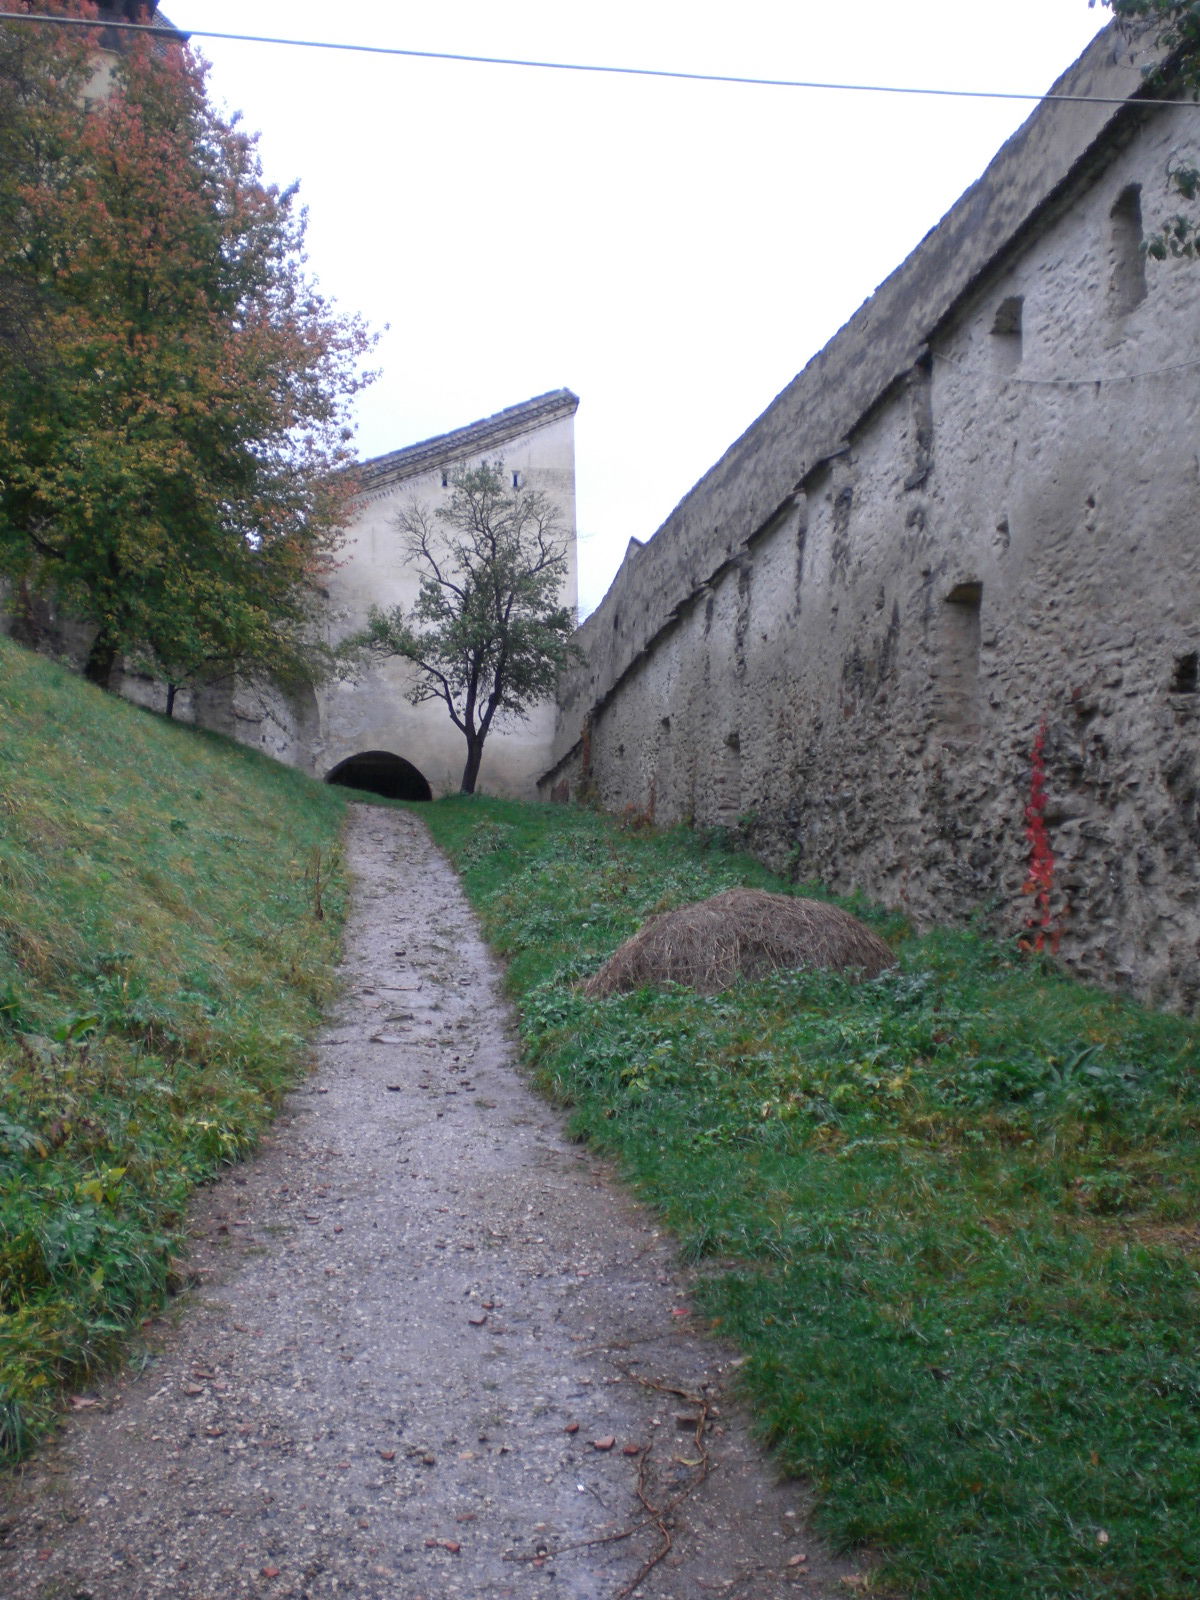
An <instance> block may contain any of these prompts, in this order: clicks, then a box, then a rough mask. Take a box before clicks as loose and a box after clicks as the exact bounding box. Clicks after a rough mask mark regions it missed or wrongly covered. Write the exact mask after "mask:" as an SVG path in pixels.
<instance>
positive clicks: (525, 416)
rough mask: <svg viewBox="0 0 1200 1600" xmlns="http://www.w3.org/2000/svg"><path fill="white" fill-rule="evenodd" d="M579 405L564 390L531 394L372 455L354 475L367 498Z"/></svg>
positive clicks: (564, 414) (491, 447)
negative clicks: (450, 430)
mask: <svg viewBox="0 0 1200 1600" xmlns="http://www.w3.org/2000/svg"><path fill="white" fill-rule="evenodd" d="M578 405H579V396H578V395H574V394H572V393H571V391H570V390H569V389H552V390H551V391H550V393H549V394H539V395H535V396H534V398H533V399H532V400H524V401H522V402H521V404H520V405H519V406H509V407H508V408H507V410H505V411H497V412H496V414H495V415H494V416H491V417H483V418H481V419H480V421H478V422H470V423H468V424H467V426H466V427H465V428H455V430H454V432H453V433H440V434H438V435H437V437H436V438H434V439H423V440H422V441H421V443H420V444H410V445H408V446H406V447H405V448H404V449H403V450H391V451H389V452H388V454H387V455H385V456H375V457H373V458H372V459H371V460H370V461H364V462H362V463H361V464H360V465H359V467H358V469H357V470H358V476H359V479H360V481H361V483H362V487H363V489H364V490H365V491H366V492H367V493H368V494H371V493H374V492H377V491H378V490H380V489H386V488H387V487H388V486H389V485H390V484H393V483H401V482H403V480H404V479H405V478H415V477H416V476H417V475H418V474H419V473H422V472H428V471H429V470H430V469H431V468H434V467H440V466H456V465H457V464H458V463H459V462H460V461H462V460H463V458H464V457H466V456H475V455H479V454H481V453H482V452H483V451H485V450H497V449H499V448H500V446H501V445H504V444H507V443H508V441H509V440H510V439H517V438H520V436H521V435H522V434H525V433H530V432H532V430H533V429H534V428H540V427H541V426H542V425H543V424H544V423H547V422H554V421H556V420H557V419H558V418H559V417H569V416H571V415H573V413H574V412H575V410H576V409H577V407H578Z"/></svg>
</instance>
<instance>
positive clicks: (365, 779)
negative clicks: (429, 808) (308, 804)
mask: <svg viewBox="0 0 1200 1600" xmlns="http://www.w3.org/2000/svg"><path fill="white" fill-rule="evenodd" d="M325 782H326V783H341V784H345V786H346V787H347V788H348V789H366V790H367V791H368V792H369V793H371V794H381V795H384V796H386V798H387V799H389V800H432V799H433V791H432V790H431V789H430V787H429V782H428V779H427V778H426V777H425V775H424V774H423V773H422V772H420V771H418V769H417V768H416V767H414V766H413V764H412V762H411V761H405V759H404V757H403V756H394V755H392V753H391V752H390V751H389V750H364V751H362V752H361V753H360V754H359V755H356V756H349V757H347V759H346V760H345V761H339V762H338V764H337V766H336V767H332V768H331V769H330V770H329V771H328V772H327V773H326V774H325Z"/></svg>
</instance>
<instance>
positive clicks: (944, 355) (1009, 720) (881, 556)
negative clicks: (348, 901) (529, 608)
mask: <svg viewBox="0 0 1200 1600" xmlns="http://www.w3.org/2000/svg"><path fill="white" fill-rule="evenodd" d="M1141 66H1142V63H1141V62H1140V61H1139V60H1138V59H1136V57H1135V56H1134V54H1133V52H1132V50H1131V48H1130V45H1129V44H1128V42H1127V41H1124V40H1123V39H1122V37H1121V35H1120V34H1119V33H1118V32H1117V30H1116V29H1115V28H1110V29H1108V30H1107V31H1106V32H1105V33H1103V34H1102V35H1100V36H1099V38H1098V39H1097V40H1096V41H1094V43H1093V44H1092V46H1091V47H1090V48H1089V49H1088V50H1087V51H1086V52H1085V54H1084V55H1083V56H1082V57H1081V58H1080V60H1079V61H1078V62H1077V63H1076V64H1075V66H1074V67H1073V68H1072V69H1071V70H1070V71H1069V72H1068V73H1067V74H1066V75H1065V76H1064V78H1063V79H1062V80H1060V82H1059V83H1058V84H1057V85H1056V86H1055V88H1056V90H1057V91H1058V92H1060V93H1069V94H1086V95H1097V96H1109V97H1119V98H1122V99H1123V98H1125V97H1133V98H1132V99H1131V100H1130V101H1129V103H1128V104H1125V105H1120V106H1104V105H1095V104H1091V105H1076V104H1061V103H1046V104H1044V105H1042V106H1041V107H1039V109H1038V110H1037V111H1036V112H1035V113H1034V115H1033V116H1032V117H1031V118H1030V119H1029V121H1028V122H1027V123H1026V124H1025V126H1024V127H1023V128H1022V129H1021V130H1020V131H1019V132H1018V133H1017V134H1016V135H1015V136H1014V137H1013V138H1012V139H1011V140H1010V141H1009V142H1008V144H1006V145H1005V147H1004V148H1003V149H1002V150H1001V152H1000V153H999V155H998V156H997V157H996V159H995V161H994V162H993V163H992V165H991V166H990V167H989V168H988V170H987V172H986V173H985V174H984V175H983V177H982V178H981V179H980V180H979V182H978V183H976V184H975V185H974V186H973V187H972V188H971V189H970V190H968V191H967V193H966V194H965V195H964V196H963V197H962V199H961V200H960V201H959V202H958V203H957V205H956V206H955V207H954V208H953V209H952V210H951V211H950V212H949V213H948V215H947V216H946V218H945V219H944V220H943V221H942V222H941V224H939V226H938V227H937V228H936V229H934V230H933V232H932V233H931V234H930V235H929V236H928V237H927V238H926V240H925V241H924V242H923V244H922V245H921V246H920V247H919V248H918V249H917V251H916V252H915V253H914V254H913V255H912V256H911V257H910V258H909V260H908V261H906V262H905V263H904V265H903V266H902V267H901V268H900V269H899V270H898V271H897V272H896V273H895V274H893V276H892V277H891V278H889V279H888V280H887V282H886V283H885V284H884V285H883V286H882V287H881V288H880V289H879V290H878V292H877V293H876V294H875V296H874V297H873V298H872V299H871V300H870V301H869V302H868V303H867V304H866V305H865V306H864V307H863V308H862V309H861V310H860V311H859V312H858V314H857V315H856V316H855V317H854V318H853V319H852V320H851V321H850V322H849V323H848V324H847V325H846V327H845V328H844V329H843V330H842V331H841V332H840V333H839V334H838V335H837V336H836V338H835V339H834V340H833V341H832V342H831V344H830V345H828V346H827V347H826V349H825V350H823V351H822V352H821V353H820V354H819V355H818V356H817V357H816V358H815V359H814V360H813V361H812V362H811V363H810V364H809V366H808V367H807V368H806V369H805V370H804V371H803V372H802V373H801V374H800V375H799V377H798V378H797V379H795V380H794V382H793V383H792V384H791V385H790V386H789V388H787V389H786V390H785V391H784V392H783V393H782V394H781V395H780V396H779V397H778V398H777V399H776V400H775V402H774V403H773V404H772V405H771V406H770V407H769V408H768V409H767V411H766V412H765V413H764V414H763V416H762V417H760V418H759V420H758V421H757V422H756V423H754V425H753V426H752V427H751V428H750V429H749V430H748V431H747V433H746V434H744V435H743V437H742V438H741V439H739V440H738V441H737V442H736V443H735V444H734V445H733V446H732V447H731V449H730V450H729V451H728V452H727V454H726V455H725V456H724V457H723V458H722V460H721V461H720V462H718V463H717V465H716V466H715V467H714V468H713V469H712V470H711V471H710V472H709V474H708V475H707V476H706V477H705V478H704V479H703V480H701V482H700V483H699V484H697V485H696V487H695V488H694V489H693V490H692V491H691V492H690V494H689V495H688V496H687V497H686V498H685V499H684V500H683V502H682V503H681V504H680V505H679V507H678V508H677V509H676V511H675V512H674V513H673V514H672V516H671V517H670V518H669V519H668V521H667V522H666V523H665V524H664V526H663V527H662V528H661V529H660V530H659V532H658V533H657V534H656V535H655V536H654V538H653V539H652V540H651V541H650V542H649V543H647V544H645V545H644V546H640V545H637V544H636V543H634V544H632V545H631V547H630V550H629V552H628V554H627V556H626V559H625V562H624V565H623V566H622V568H621V571H620V572H619V574H618V576H617V578H616V580H615V581H614V583H613V586H612V588H611V590H610V591H609V593H608V595H607V596H606V598H605V600H604V602H603V603H602V604H601V606H600V608H599V609H598V610H597V611H596V612H595V613H594V614H593V615H592V616H591V617H590V618H589V619H588V621H587V622H586V623H585V624H584V626H583V627H582V629H581V630H580V634H579V642H580V644H581V645H582V647H583V649H584V651H585V655H586V659H585V661H584V663H583V665H582V666H580V667H579V668H578V669H576V670H575V671H573V672H572V673H571V675H570V677H569V679H568V681H567V682H566V683H565V684H564V686H563V690H562V695H561V703H560V715H559V725H558V733H557V738H556V745H555V752H554V759H553V761H552V762H551V763H550V764H548V766H547V768H546V770H545V772H544V773H543V775H542V778H541V783H540V788H541V792H542V793H543V794H544V795H545V796H547V797H549V796H551V795H557V796H558V797H559V798H561V797H563V795H564V794H566V793H578V792H579V790H580V788H581V786H582V787H584V788H585V789H587V790H590V791H591V792H593V793H594V794H595V795H596V796H597V797H598V799H599V800H600V802H601V803H602V804H603V805H605V806H606V807H607V808H609V809H614V810H619V809H621V808H625V807H630V808H634V809H636V810H639V811H649V812H651V813H653V814H654V816H655V817H656V818H657V820H659V821H660V822H670V821H676V820H678V821H686V822H689V823H692V824H695V825H696V826H699V827H724V828H734V829H736V830H737V831H738V832H739V834H740V835H741V836H742V837H744V838H745V839H746V840H747V841H748V843H749V844H750V846H751V847H752V848H753V849H754V850H755V851H756V852H757V853H759V854H760V855H762V856H764V857H765V858H766V859H768V860H770V861H771V862H772V863H773V864H775V865H777V866H780V867H785V868H787V869H789V870H790V871H791V872H792V873H793V875H794V876H795V877H796V878H798V879H806V878H820V879H822V880H823V881H824V882H826V883H828V884H829V885H830V886H831V887H833V888H834V889H837V890H839V891H850V890H854V889H861V890H863V891H864V892H865V893H867V894H868V895H870V896H871V897H872V898H875V899H877V900H881V901H883V902H884V903H886V904H888V905H891V906H894V907H898V908H901V909H903V910H905V911H907V912H908V913H909V914H910V915H911V917H912V918H913V920H914V921H915V922H916V923H917V924H918V925H928V924H930V923H933V922H937V921H950V920H962V919H965V918H968V917H971V916H975V915H982V916H983V917H984V918H985V920H986V921H987V922H988V924H989V925H990V926H992V927H993V928H995V929H996V930H998V931H1001V932H1003V933H1006V934H1007V933H1019V932H1020V931H1021V930H1023V929H1025V928H1026V927H1027V924H1028V923H1029V921H1030V918H1031V913H1032V912H1033V909H1034V904H1035V902H1034V899H1033V898H1032V897H1031V896H1030V895H1029V894H1028V893H1025V892H1023V890H1024V889H1025V888H1026V886H1027V882H1028V879H1029V875H1030V841H1029V839H1028V838H1027V826H1028V817H1027V811H1026V808H1027V807H1028V806H1029V804H1030V802H1031V798H1032V793H1033V790H1032V784H1033V770H1034V765H1035V759H1034V751H1035V745H1040V747H1041V756H1040V758H1039V759H1040V760H1041V761H1044V766H1045V773H1046V795H1047V799H1046V807H1045V812H1044V821H1045V823H1046V827H1047V830H1048V838H1049V844H1050V847H1051V850H1052V852H1053V856H1054V867H1053V891H1052V899H1051V916H1052V927H1051V928H1050V929H1048V930H1046V932H1047V934H1048V935H1049V936H1050V937H1051V939H1052V940H1053V941H1054V942H1058V941H1061V945H1060V948H1061V954H1062V955H1063V956H1064V957H1065V958H1066V959H1067V960H1068V961H1069V963H1070V964H1071V965H1072V966H1073V968H1074V969H1075V970H1076V971H1077V972H1079V973H1080V974H1081V975H1083V976H1085V977H1087V978H1091V979H1094V980H1096V981H1099V982H1102V983H1105V984H1111V985H1114V986H1116V987H1121V988H1125V989H1128V990H1130V991H1132V992H1134V993H1136V994H1137V995H1139V996H1141V997H1143V998H1145V999H1147V1000H1151V1001H1154V1002H1158V1003H1165V1004H1172V1005H1177V1006H1188V1005H1194V1004H1195V1003H1196V1001H1197V1000H1198V999H1200V960H1198V957H1200V764H1198V759H1197V730H1198V727H1200V720H1198V719H1200V686H1198V672H1197V658H1198V652H1200V513H1198V510H1197V489H1198V480H1200V454H1198V451H1200V318H1197V316H1196V305H1197V296H1198V293H1200V267H1197V266H1196V265H1195V264H1193V263H1190V262H1186V261H1169V262H1166V263H1161V264H1160V263H1156V262H1153V261H1151V262H1147V261H1145V260H1144V259H1143V256H1142V253H1141V249H1140V246H1141V242H1142V237H1143V233H1144V232H1145V231H1149V230H1150V229H1152V228H1154V227H1155V226H1157V225H1158V224H1159V222H1160V221H1161V220H1162V219H1163V217H1164V216H1165V215H1167V214H1169V213H1170V212H1172V211H1174V210H1175V209H1177V207H1176V205H1175V204H1174V203H1173V197H1172V195H1171V194H1170V193H1169V192H1168V188H1167V183H1166V172H1167V168H1168V166H1169V164H1170V163H1171V162H1172V161H1176V160H1179V159H1181V158H1188V159H1190V160H1192V161H1194V162H1197V163H1198V164H1200V111H1195V110H1192V109H1179V110H1172V109H1170V108H1165V107H1157V108H1155V107H1153V106H1151V105H1148V104H1145V103H1144V102H1141V101H1140V100H1139V99H1138V97H1139V95H1140V93H1141V90H1142V84H1143V78H1142V73H1141ZM1043 729H1044V733H1042V734H1041V735H1039V730H1043Z"/></svg>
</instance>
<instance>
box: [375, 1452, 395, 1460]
mask: <svg viewBox="0 0 1200 1600" xmlns="http://www.w3.org/2000/svg"><path fill="white" fill-rule="evenodd" d="M379 1459H380V1460H381V1461H395V1459H396V1452H395V1451H394V1450H381V1451H380V1452H379Z"/></svg>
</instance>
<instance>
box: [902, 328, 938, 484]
mask: <svg viewBox="0 0 1200 1600" xmlns="http://www.w3.org/2000/svg"><path fill="white" fill-rule="evenodd" d="M908 401H909V437H910V441H911V442H910V447H909V459H910V461H911V463H912V465H911V468H910V470H909V472H908V473H907V475H906V476H905V479H904V487H905V488H906V489H919V488H920V487H921V485H922V484H923V483H924V482H925V480H926V479H927V478H928V477H929V474H930V472H931V471H932V470H933V360H932V358H931V357H930V356H925V357H924V358H923V359H922V360H920V361H918V362H917V364H916V366H915V367H914V368H913V369H912V371H911V372H910V373H909V377H908Z"/></svg>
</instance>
